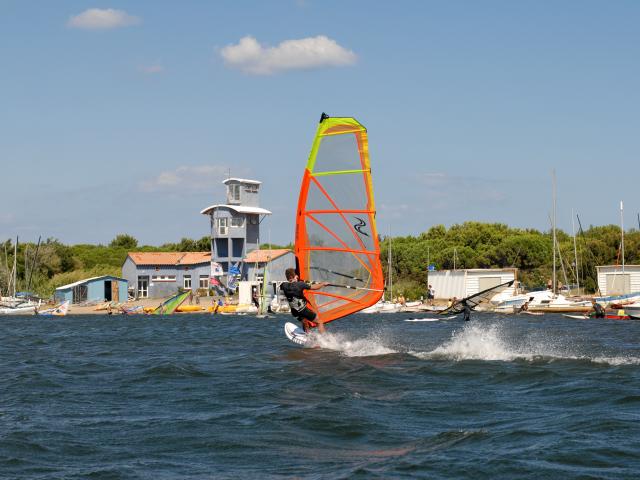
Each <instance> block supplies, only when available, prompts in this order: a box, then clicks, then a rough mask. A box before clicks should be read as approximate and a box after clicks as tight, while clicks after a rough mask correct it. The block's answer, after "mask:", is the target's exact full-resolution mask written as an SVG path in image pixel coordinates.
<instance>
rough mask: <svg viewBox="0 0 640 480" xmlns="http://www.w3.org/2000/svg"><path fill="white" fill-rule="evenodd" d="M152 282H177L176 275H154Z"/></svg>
mask: <svg viewBox="0 0 640 480" xmlns="http://www.w3.org/2000/svg"><path fill="white" fill-rule="evenodd" d="M151 281H152V282H175V281H176V276H175V275H153V276H152V277H151Z"/></svg>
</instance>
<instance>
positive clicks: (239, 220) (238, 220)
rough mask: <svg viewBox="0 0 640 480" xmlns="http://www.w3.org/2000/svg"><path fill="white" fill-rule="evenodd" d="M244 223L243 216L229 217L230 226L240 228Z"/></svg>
mask: <svg viewBox="0 0 640 480" xmlns="http://www.w3.org/2000/svg"><path fill="white" fill-rule="evenodd" d="M243 225H244V217H240V216H238V217H233V218H232V219H231V226H232V227H236V228H240V227H242V226H243Z"/></svg>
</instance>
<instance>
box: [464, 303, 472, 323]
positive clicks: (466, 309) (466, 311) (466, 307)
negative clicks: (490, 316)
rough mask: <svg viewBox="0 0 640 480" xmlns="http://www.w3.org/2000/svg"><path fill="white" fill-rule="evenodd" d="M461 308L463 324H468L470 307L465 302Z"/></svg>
mask: <svg viewBox="0 0 640 480" xmlns="http://www.w3.org/2000/svg"><path fill="white" fill-rule="evenodd" d="M462 308H463V309H464V310H462V319H463V320H464V321H465V322H468V321H469V320H471V307H470V306H469V304H468V303H467V302H466V301H463V302H462Z"/></svg>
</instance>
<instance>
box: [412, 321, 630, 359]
mask: <svg viewBox="0 0 640 480" xmlns="http://www.w3.org/2000/svg"><path fill="white" fill-rule="evenodd" d="M579 349H580V347H579V346H578V345H576V343H575V341H574V339H573V338H569V337H567V338H558V337H553V335H552V334H550V333H545V334H543V335H528V336H525V337H524V338H523V337H521V336H520V337H517V338H511V337H510V336H509V330H508V328H506V327H505V326H504V325H503V324H502V323H494V324H486V323H476V322H471V323H468V324H466V325H465V326H464V328H462V329H461V330H457V331H455V332H453V333H452V335H451V339H450V340H448V341H446V342H445V343H443V344H442V345H440V346H438V347H436V348H435V349H434V350H431V351H429V352H415V351H413V352H408V353H409V354H411V355H413V356H415V357H418V358H421V359H435V360H440V359H441V360H453V361H465V360H484V361H503V362H511V361H517V360H524V361H530V362H543V363H549V362H553V361H558V360H570V361H571V360H573V361H580V362H588V363H593V364H605V365H612V366H619V365H639V364H640V358H639V357H637V356H633V355H603V354H596V355H594V354H591V353H582V352H580V351H578V350H579Z"/></svg>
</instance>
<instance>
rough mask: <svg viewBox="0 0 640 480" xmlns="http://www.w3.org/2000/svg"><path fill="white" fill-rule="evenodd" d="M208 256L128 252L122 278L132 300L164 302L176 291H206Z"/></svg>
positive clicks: (207, 286) (209, 263)
mask: <svg viewBox="0 0 640 480" xmlns="http://www.w3.org/2000/svg"><path fill="white" fill-rule="evenodd" d="M210 275H211V253H210V252H129V253H128V254H127V258H126V259H125V261H124V264H123V265H122V276H123V277H124V278H126V279H127V280H128V281H129V285H130V287H131V289H132V294H133V296H134V297H135V298H165V297H169V296H171V295H175V294H176V293H177V292H178V291H179V290H181V289H184V290H189V289H191V290H193V292H194V293H196V292H197V291H198V290H206V291H207V292H208V291H209V278H210Z"/></svg>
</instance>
